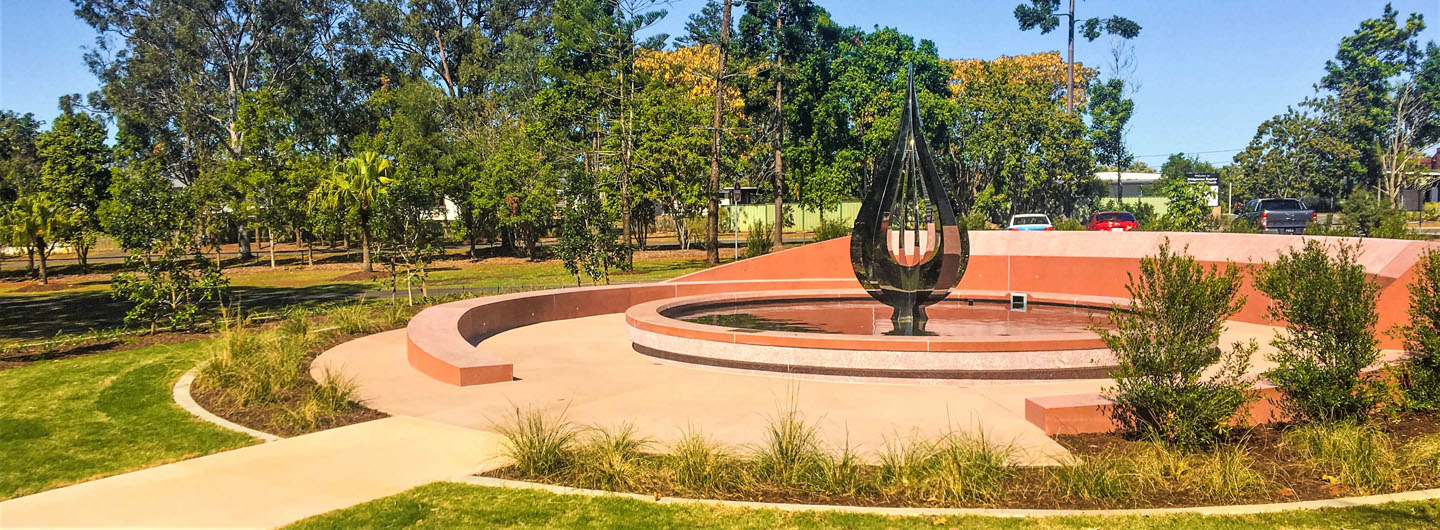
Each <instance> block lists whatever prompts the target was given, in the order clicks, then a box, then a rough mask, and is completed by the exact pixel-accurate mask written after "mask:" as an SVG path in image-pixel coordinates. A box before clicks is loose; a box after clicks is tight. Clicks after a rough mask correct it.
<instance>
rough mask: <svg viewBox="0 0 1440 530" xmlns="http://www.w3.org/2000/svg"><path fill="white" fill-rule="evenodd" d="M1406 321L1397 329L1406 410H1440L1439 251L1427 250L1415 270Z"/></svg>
mask: <svg viewBox="0 0 1440 530" xmlns="http://www.w3.org/2000/svg"><path fill="white" fill-rule="evenodd" d="M1408 313H1409V316H1410V318H1409V321H1408V323H1407V324H1405V325H1404V326H1403V327H1401V328H1399V331H1400V335H1401V336H1402V337H1404V339H1405V351H1406V353H1407V354H1408V357H1407V358H1406V359H1405V364H1404V366H1403V368H1402V377H1401V382H1402V385H1401V387H1402V389H1403V390H1404V392H1405V398H1406V400H1407V402H1408V403H1409V405H1410V406H1412V407H1415V408H1418V409H1424V410H1437V409H1440V250H1430V251H1427V252H1426V253H1425V255H1424V256H1421V258H1420V264H1419V266H1417V267H1415V282H1414V283H1411V284H1410V309H1409V311H1408Z"/></svg>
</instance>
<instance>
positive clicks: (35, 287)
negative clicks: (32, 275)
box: [10, 282, 70, 293]
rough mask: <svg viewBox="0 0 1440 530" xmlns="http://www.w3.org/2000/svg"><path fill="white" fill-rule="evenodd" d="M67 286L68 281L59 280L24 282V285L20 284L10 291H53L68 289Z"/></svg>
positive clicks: (68, 285) (68, 286)
mask: <svg viewBox="0 0 1440 530" xmlns="http://www.w3.org/2000/svg"><path fill="white" fill-rule="evenodd" d="M69 288H70V284H68V283H61V282H50V283H27V284H25V285H22V286H20V287H17V288H15V290H13V291H10V292H12V293H49V292H53V291H64V290H66V289H69Z"/></svg>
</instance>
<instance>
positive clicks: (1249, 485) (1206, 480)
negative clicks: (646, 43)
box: [1195, 447, 1266, 500]
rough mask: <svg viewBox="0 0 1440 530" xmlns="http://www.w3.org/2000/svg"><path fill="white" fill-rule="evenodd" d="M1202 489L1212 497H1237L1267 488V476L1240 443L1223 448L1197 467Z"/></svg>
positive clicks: (1222, 498)
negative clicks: (1258, 468)
mask: <svg viewBox="0 0 1440 530" xmlns="http://www.w3.org/2000/svg"><path fill="white" fill-rule="evenodd" d="M1195 469H1196V470H1198V471H1199V477H1198V482H1199V484H1200V490H1201V491H1203V492H1205V494H1206V495H1208V496H1209V497H1210V498H1212V499H1217V500H1233V499H1237V498H1240V497H1243V496H1245V495H1248V494H1251V493H1255V492H1258V491H1261V490H1262V489H1264V487H1265V484H1266V481H1265V477H1264V476H1262V475H1261V474H1260V472H1259V471H1256V470H1255V467H1254V466H1253V464H1252V463H1251V458H1250V455H1248V454H1246V453H1245V450H1244V449H1243V448H1240V447H1227V448H1223V449H1219V450H1217V451H1215V452H1213V453H1211V454H1209V455H1208V456H1207V458H1205V459H1204V460H1203V461H1202V463H1201V464H1200V465H1198V466H1196V468H1195Z"/></svg>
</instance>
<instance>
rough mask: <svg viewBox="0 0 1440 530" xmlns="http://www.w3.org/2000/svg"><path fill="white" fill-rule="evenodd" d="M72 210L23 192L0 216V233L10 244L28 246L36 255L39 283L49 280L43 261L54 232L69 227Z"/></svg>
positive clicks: (62, 230) (45, 282)
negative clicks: (38, 256)
mask: <svg viewBox="0 0 1440 530" xmlns="http://www.w3.org/2000/svg"><path fill="white" fill-rule="evenodd" d="M74 222H75V213H74V212H72V211H70V210H68V209H66V208H65V207H63V206H61V205H60V204H58V203H56V202H55V201H53V200H50V198H49V197H45V196H42V195H26V196H24V197H21V198H20V199H19V200H17V201H15V204H14V205H12V206H11V208H10V211H9V212H6V214H5V216H4V217H3V218H0V236H3V237H4V238H5V239H6V240H7V241H9V242H10V244H12V245H15V246H24V247H29V248H30V249H32V250H33V251H34V252H35V253H37V254H39V255H40V283H42V284H48V283H50V278H49V276H48V275H47V274H46V268H45V260H46V258H47V257H49V255H50V250H51V246H53V245H54V244H55V241H56V240H57V239H59V237H58V235H59V234H61V233H63V232H65V231H66V230H69V229H70V228H71V226H72V225H73V224H74Z"/></svg>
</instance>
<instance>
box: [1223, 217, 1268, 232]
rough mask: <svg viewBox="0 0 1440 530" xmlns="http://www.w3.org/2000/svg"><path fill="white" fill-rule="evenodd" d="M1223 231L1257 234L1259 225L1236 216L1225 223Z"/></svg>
mask: <svg viewBox="0 0 1440 530" xmlns="http://www.w3.org/2000/svg"><path fill="white" fill-rule="evenodd" d="M1223 231H1224V232H1226V233H1230V234H1258V233H1260V225H1257V224H1255V221H1251V220H1249V219H1244V218H1240V217H1236V218H1233V219H1230V220H1229V221H1228V222H1226V223H1225V226H1224V227H1223Z"/></svg>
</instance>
